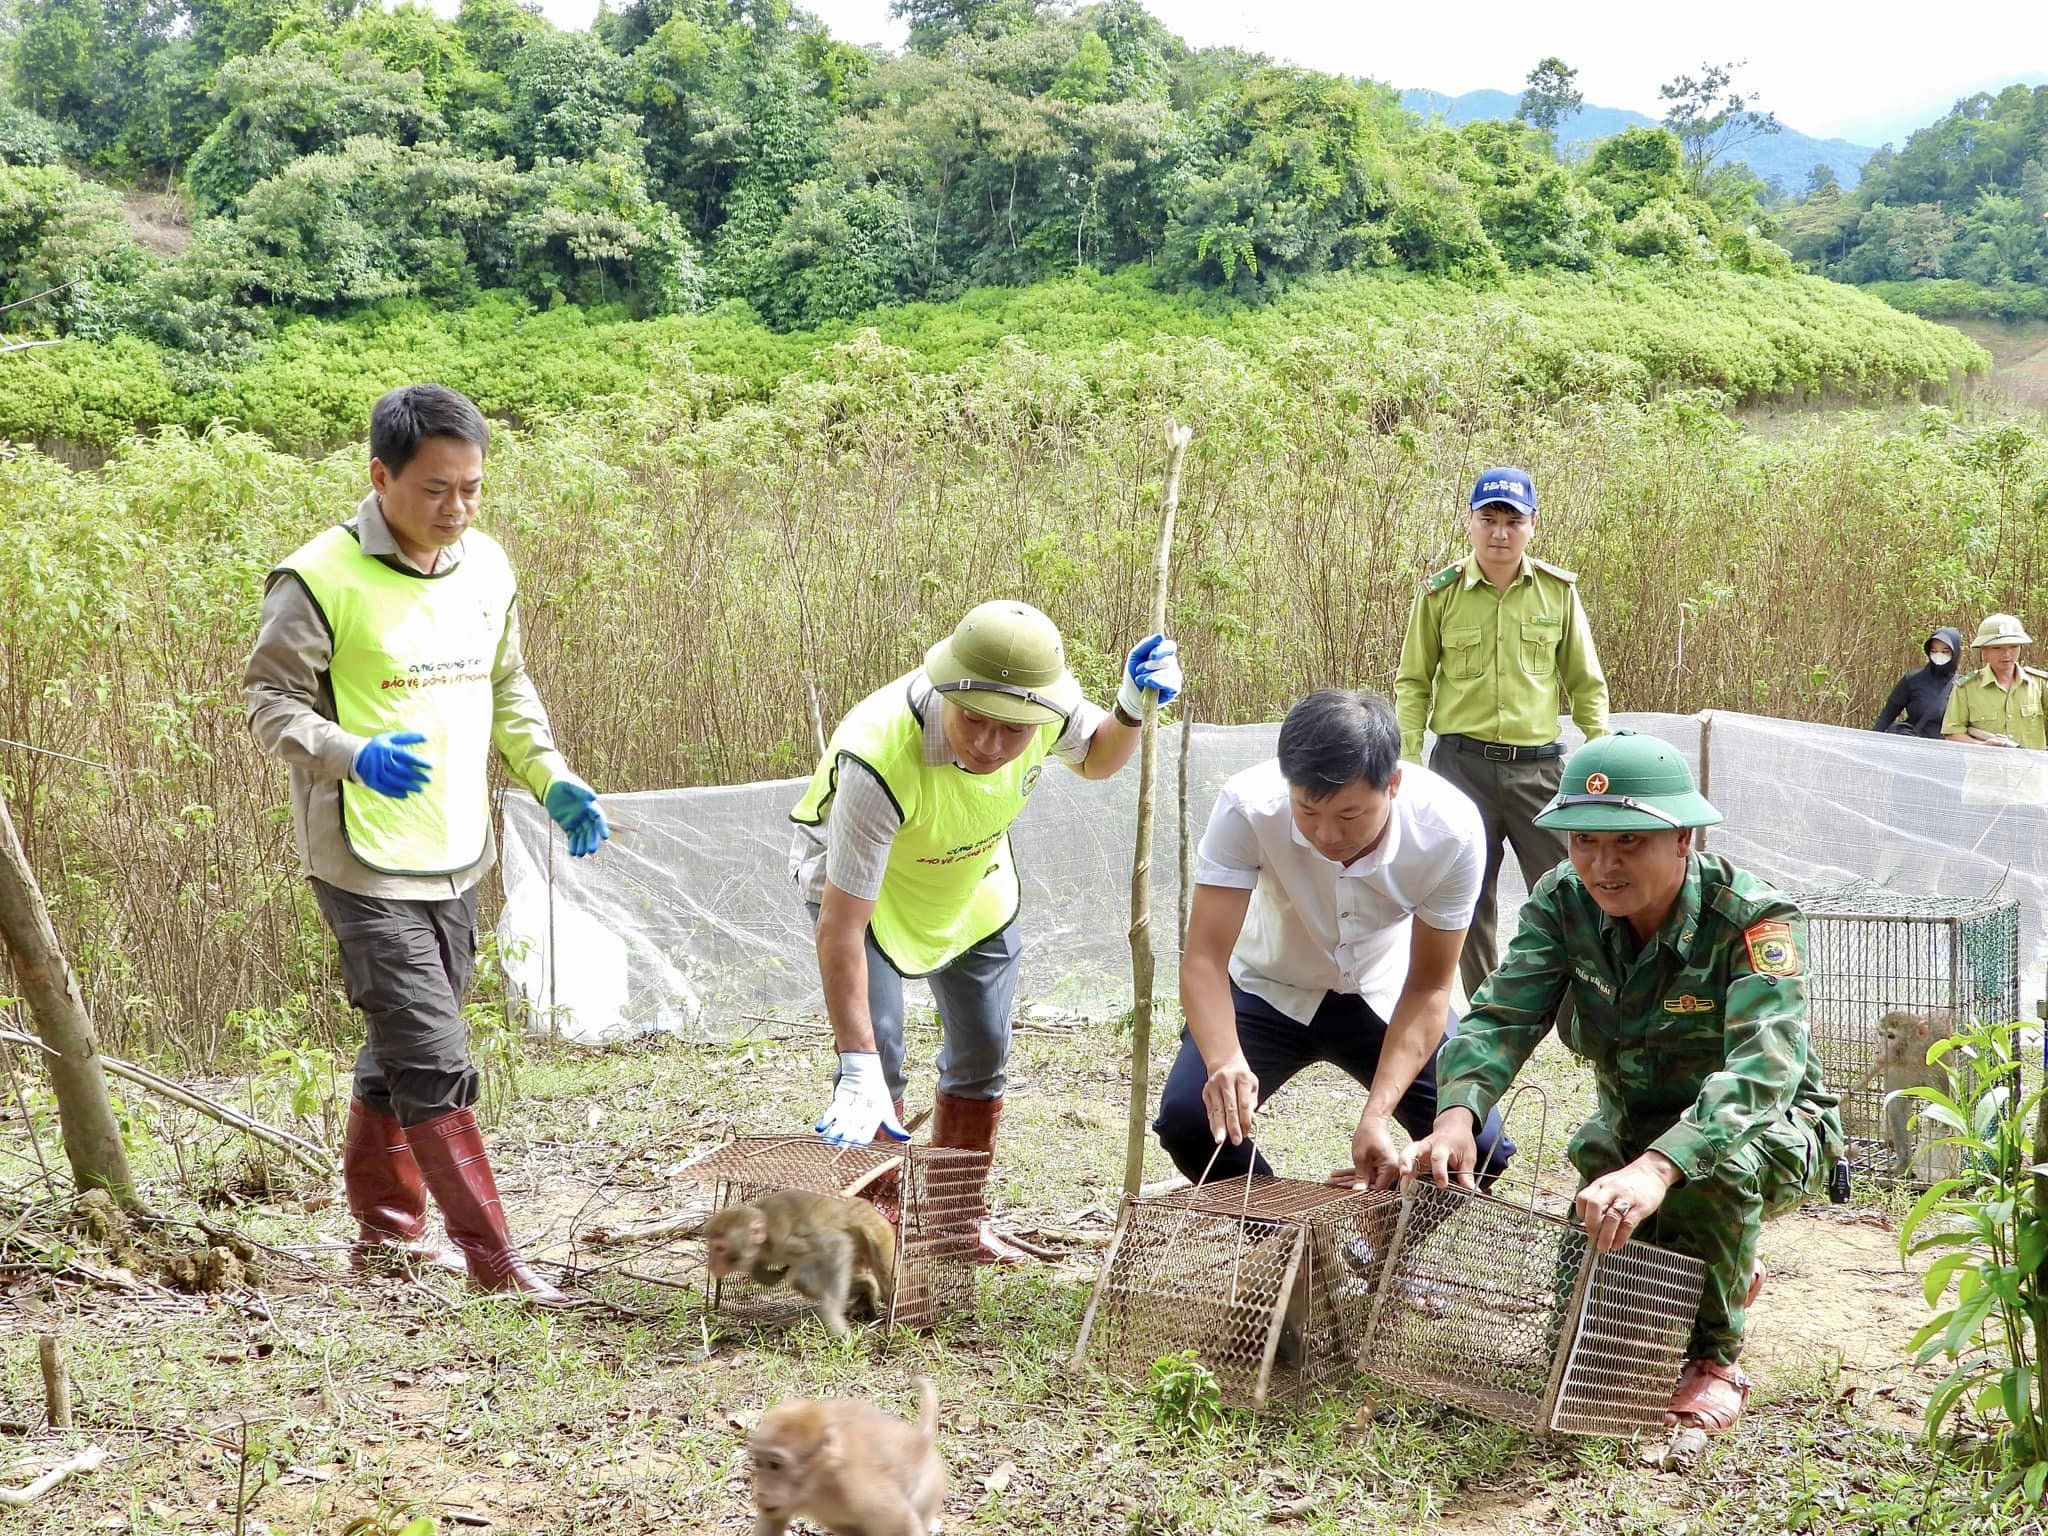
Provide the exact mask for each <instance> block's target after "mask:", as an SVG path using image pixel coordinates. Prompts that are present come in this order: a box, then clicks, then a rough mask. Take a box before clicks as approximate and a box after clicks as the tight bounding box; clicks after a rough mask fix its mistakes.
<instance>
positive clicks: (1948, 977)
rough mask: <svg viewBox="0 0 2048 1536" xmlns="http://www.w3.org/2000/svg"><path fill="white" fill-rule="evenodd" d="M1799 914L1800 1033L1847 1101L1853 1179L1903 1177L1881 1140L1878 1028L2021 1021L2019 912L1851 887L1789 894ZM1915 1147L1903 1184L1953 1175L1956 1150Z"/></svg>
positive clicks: (1995, 902) (1978, 900)
mask: <svg viewBox="0 0 2048 1536" xmlns="http://www.w3.org/2000/svg"><path fill="white" fill-rule="evenodd" d="M1787 894H1788V895H1790V896H1791V898H1792V899H1793V900H1794V901H1795V902H1797V903H1798V905H1799V909H1800V911H1802V912H1804V913H1805V914H1806V943H1807V956H1806V969H1807V982H1806V997H1807V1004H1806V1007H1807V1021H1808V1025H1809V1027H1810V1028H1811V1030H1812V1033H1813V1043H1814V1048H1815V1050H1817V1051H1818V1052H1819V1054H1820V1060H1821V1070H1822V1072H1823V1074H1824V1075H1825V1077H1826V1081H1827V1086H1828V1088H1829V1089H1830V1091H1832V1092H1834V1093H1835V1094H1837V1095H1839V1096H1840V1098H1841V1101H1842V1129H1843V1131H1844V1132H1845V1133H1846V1134H1847V1136H1848V1138H1849V1149H1850V1158H1849V1161H1850V1167H1851V1169H1852V1171H1853V1172H1855V1173H1857V1174H1859V1175H1862V1176H1864V1177H1873V1178H1891V1177H1894V1176H1896V1175H1898V1174H1900V1173H1901V1172H1905V1171H1907V1170H1901V1169H1899V1168H1897V1167H1896V1166H1895V1160H1894V1158H1893V1155H1892V1153H1891V1150H1890V1148H1889V1147H1888V1146H1887V1145H1886V1143H1885V1140H1884V1092H1885V1085H1884V1081H1883V1060H1882V1049H1883V1043H1882V1039H1881V1036H1880V1033H1879V1021H1880V1020H1881V1019H1882V1018H1884V1016H1885V1015H1886V1014H1888V1013H1893V1012H1903V1013H1908V1014H1914V1015H1920V1016H1923V1017H1926V1018H1929V1019H1933V1020H1936V1021H1938V1022H1937V1025H1936V1028H1937V1030H1938V1031H1939V1032H1946V1030H1947V1029H1950V1028H1953V1026H1954V1024H1955V1023H1956V1022H1959V1021H1968V1020H1972V1019H1975V1020H2007V1019H2017V1018H2019V1017H2020V966H2019V961H2020V920H2019V903H2018V902H2016V901H2008V900H2004V899H2002V898H1998V897H1991V896H1980V897H1948V896H1916V895H1910V894H1907V893H1904V892H1900V891H1893V890H1888V889H1886V888H1885V887H1883V886H1877V885H1871V884H1868V883H1866V882H1862V881H1856V882H1851V883H1849V884H1845V885H1837V886H1829V887H1826V888H1824V889H1814V890H1808V891H1799V892H1788V893H1787ZM1917 1139H1918V1141H1919V1143H1920V1145H1919V1147H1918V1150H1917V1152H1916V1156H1915V1158H1914V1166H1913V1168H1912V1169H1911V1170H1910V1176H1911V1177H1913V1178H1915V1179H1917V1180H1919V1181H1920V1182H1927V1181H1929V1180H1931V1179H1934V1178H1939V1177H1946V1176H1947V1174H1949V1173H1951V1172H1953V1171H1954V1157H1953V1149H1952V1148H1947V1147H1933V1146H1929V1145H1927V1142H1928V1141H1930V1140H1931V1139H1932V1138H1931V1137H1929V1136H1928V1135H1926V1134H1924V1133H1923V1134H1922V1135H1920V1136H1919V1137H1918V1138H1917Z"/></svg>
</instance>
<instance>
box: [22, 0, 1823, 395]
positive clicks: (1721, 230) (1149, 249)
mask: <svg viewBox="0 0 2048 1536" xmlns="http://www.w3.org/2000/svg"><path fill="white" fill-rule="evenodd" d="M899 10H900V11H901V12H902V13H904V14H907V15H908V17H909V19H910V20H911V22H912V24H913V25H912V33H911V41H910V46H909V48H908V49H907V50H906V51H905V52H904V53H903V54H901V55H900V56H898V55H887V54H882V53H878V52H875V51H871V50H864V49H859V48H854V47H850V46H848V45H846V44H844V43H841V42H838V41H835V40H834V39H833V38H832V37H831V36H830V35H829V34H828V33H827V32H826V31H825V29H824V28H823V26H822V25H821V24H820V23H819V22H818V21H817V20H816V19H815V18H813V17H811V16H810V15H808V14H807V13H805V12H804V11H802V10H800V9H798V8H796V7H794V6H792V5H791V4H789V3H788V0H630V3H628V4H626V5H625V6H623V7H622V8H621V9H619V10H617V11H616V12H613V11H606V12H603V13H601V14H600V15H599V17H598V19H597V21H596V22H595V23H594V25H593V26H592V27H591V28H590V29H589V30H588V31H583V32H565V31H561V30H559V29H557V28H555V27H553V26H552V25H550V24H549V23H548V22H547V21H546V20H544V19H543V18H541V17H540V16H539V15H538V14H537V13H536V12H535V11H533V10H530V9H528V8H525V7H523V6H521V5H518V4H515V3H513V0H463V3H462V5H461V8H460V10H459V11H458V12H457V14H456V15H455V16H454V17H453V19H443V18H441V17H438V16H436V15H435V14H434V13H433V12H431V11H429V10H427V9H426V8H424V7H422V6H417V5H412V4H401V5H398V6H395V7H391V8H383V7H380V6H379V5H377V4H376V3H374V0H373V3H368V4H364V3H358V0H0V64H4V74H0V78H4V80H5V83H6V99H5V101H4V102H0V304H7V305H11V306H13V307H12V308H10V309H8V310H6V311H5V312H4V315H0V322H4V323H0V329H4V330H5V331H6V332H7V333H9V334H10V335H11V336H13V337H15V338H22V337H32V336H58V335H68V336H77V337H81V338H88V339H105V338H108V337H112V336H116V335H122V334H127V335H132V336H137V337H141V338H145V339H147V340H148V341H150V342H152V343H154V344H156V345H158V346H161V347H163V348H166V349H169V350H170V351H172V352H174V353H175V354H177V355H178V357H180V358H181V359H183V360H184V363H185V366H186V367H187V369H188V371H190V370H199V371H201V372H202V373H203V371H204V370H205V369H206V368H208V367H213V368H219V367H221V366H224V365H231V364H233V363H235V362H237V361H240V360H244V359H246V358H247V357H249V356H250V355H252V354H253V352H254V351H255V350H256V349H257V348H258V347H259V345H260V343H261V342H262V341H263V340H264V338H265V337H266V336H268V335H269V334H271V333H272V331H273V330H274V328H275V327H276V325H277V324H278V323H279V322H280V321H282V320H284V319H287V318H289V317H292V316H304V315H313V316H326V317H333V316H338V315H343V314H347V313H349V312H351V311H355V310H359V309H361V308H362V307H363V306H366V305H371V304H375V303H377V302H379V301H384V300H390V299H394V298H415V299H421V300H426V301H429V302H432V303H434V304H436V305H440V306H459V305H463V304H467V303H469V302H471V301H473V300H474V299H475V298H476V297H477V296H478V295H479V294H480V293H482V292H484V291H487V290H504V291H509V292H510V293H511V294H512V295H515V296H517V297H519V298H520V299H522V300H524V301H525V302H527V303H530V304H531V305H533V306H536V307H541V308H546V307H552V306H556V305H560V304H563V303H574V304H579V305H606V304H610V305H620V306H623V307H624V308H625V310H626V312H628V313H630V314H634V315H656V314H672V313H678V312H688V311H693V310H699V309H703V308H706V307H709V306H715V305H716V304H718V303H720V302H722V301H732V300H737V301H742V302H744V303H746V304H748V305H751V306H752V308H753V310H754V311H755V312H756V313H757V314H758V315H759V316H760V317H761V318H762V319H763V320H765V321H766V322H767V323H769V324H770V325H773V326H777V327H791V326H800V325H815V324H818V323H820V322H825V321H831V320H836V319H843V318H847V317H851V316H855V315H859V314H863V313H866V312H869V311H871V310H874V309H876V308H878V307H880V306H886V305H892V304H897V303H901V302H904V301H908V300H944V299H947V298H950V297H953V296H956V295H958V294H960V293H962V292H964V291H966V290H967V289H970V288H973V287H977V286H983V285H1014V284H1023V283H1029V282H1033V281H1037V280H1041V279H1045V278H1047V277H1051V276H1055V275H1059V274H1063V273H1070V272H1072V271H1074V270H1075V269H1092V270H1095V271H1112V270H1115V269H1119V268H1124V267H1129V266H1133V265H1142V266H1143V267H1144V268H1145V269H1146V271H1147V273H1148V275H1149V277H1150V279H1151V280H1152V281H1154V282H1155V283H1157V284H1158V285H1159V286H1161V287H1163V288H1166V289H1169V290H1183V291H1194V290H1213V291H1221V292H1224V293H1227V294H1230V295H1234V296H1237V297H1240V298H1257V297H1262V296H1264V295H1266V294H1269V293H1270V292H1272V291H1274V290H1277V289H1278V288H1280V287H1283V286H1285V285H1287V284H1289V283H1290V282H1293V281H1295V280H1298V279H1301V278H1304V277H1309V276H1312V275H1314V274H1318V273H1323V272H1328V271H1342V270H1351V269H1367V268H1377V269H1394V270H1405V271H1412V272H1421V273H1431V274H1448V275H1453V276H1456V277H1458V278H1459V279H1461V280H1463V281H1465V282H1468V283H1475V284H1481V285H1483V284H1487V283H1494V282H1498V281H1499V280H1501V279H1502V278H1503V277H1504V276H1506V275H1507V274H1510V273H1513V272H1517V271H1526V270H1530V269H1568V270H1586V269H1591V268H1594V267H1596V266H1599V265H1600V264H1602V263H1606V262H1610V261H1613V260H1615V259H1618V258H1648V257H1654V258H1659V259H1662V260H1664V261H1666V262H1669V263H1677V264H1687V265H1697V264H1715V265H1720V266H1723V267H1731V268H1734V269H1737V270H1745V271H1765V272H1771V271H1780V270H1784V269H1785V268H1786V266H1787V262H1786V257H1785V255H1784V253H1783V251H1782V250H1781V249H1780V248H1779V247H1778V246H1776V245H1774V244H1773V243H1772V242H1771V241H1770V240H1768V239H1767V238H1764V233H1765V229H1766V226H1764V225H1761V224H1760V223H1759V217H1760V207H1759V204H1758V202H1757V199H1756V193H1757V192H1758V191H1760V190H1761V187H1760V184H1759V183H1757V182H1756V181H1755V179H1754V178H1752V177H1748V176H1747V175H1746V174H1744V173H1742V172H1741V171H1740V170H1739V168H1736V167H1729V166H1715V165H1709V164H1707V163H1704V162H1703V161H1702V159H1701V158H1700V157H1699V156H1697V155H1694V154H1690V153H1688V146H1687V145H1686V144H1684V143H1682V142H1681V137H1680V136H1679V135H1675V134H1673V133H1671V132H1669V131H1667V130H1665V129H1661V128H1660V129H1637V130H1632V131H1630V132H1627V133H1624V134H1621V135H1619V136H1617V137H1615V138H1612V139H1609V140H1607V141H1605V142H1604V143H1602V144H1601V145H1599V146H1598V147H1597V148H1596V149H1595V150H1594V151H1593V152H1592V153H1591V154H1590V155H1589V156H1586V157H1584V158H1583V159H1581V160H1580V161H1578V162H1577V163H1574V164H1569V165H1568V164H1565V163H1563V162H1561V161H1560V160H1559V159H1558V157H1557V155H1556V153H1555V152H1554V147H1553V145H1552V143H1551V140H1550V138H1549V136H1548V135H1547V134H1545V133H1544V132H1543V131H1542V130H1541V129H1540V128H1537V127H1534V126H1531V125H1529V124H1527V123H1500V122H1490V123H1474V124H1470V125H1467V126H1465V127H1463V128H1458V129H1450V128H1446V127H1442V126H1432V125H1427V124H1425V123H1423V122H1422V121H1421V120H1419V119H1418V118H1416V117H1415V116H1413V115H1412V114H1410V113H1409V112H1407V111H1406V110H1404V109H1403V108H1402V106H1401V104H1400V101H1399V99H1398V97H1397V96H1396V95H1395V94H1394V93H1393V92H1392V91H1390V90H1389V89H1387V88H1385V87H1383V86H1380V85H1377V84H1374V83H1371V82H1369V81H1361V80H1352V79H1345V78H1339V77H1337V76H1333V75H1327V74H1319V73H1316V72H1313V71H1309V70H1302V69H1296V68H1290V67H1283V66H1280V65H1276V64H1274V63H1272V62H1270V61H1268V60H1266V59H1263V58H1259V57H1256V56H1252V55H1248V54H1244V53H1241V52H1238V51H1235V50H1231V49H1207V50H1199V51H1197V50H1191V49H1189V48H1188V47H1186V46H1185V45H1184V44H1182V43H1181V42H1180V41H1179V40H1178V39H1176V38H1175V37H1174V36H1172V35H1171V34H1170V33H1168V32H1167V31H1166V30H1165V29H1164V28H1163V27H1162V26H1161V25H1160V24H1159V22H1158V21H1156V20H1155V19H1154V18H1153V17H1151V16H1150V15H1149V14H1147V12H1146V11H1145V10H1144V9H1143V7H1142V6H1141V5H1140V4H1139V3H1138V0H1104V3H1101V4H1096V5H1088V6H1084V7H1081V8H1079V9H1070V8H1068V7H1065V6H1058V5H1051V4H1044V3H1040V0H901V4H900V6H899ZM114 184H119V185H121V186H125V187H128V188H129V189H131V190H130V194H129V197H128V198H127V200H126V202H125V203H124V197H123V193H122V191H120V190H116V185H114ZM137 187H142V188H152V187H153V188H156V189H159V191H160V193H161V194H162V195H163V196H166V197H168V198H169V199H170V200H172V201H173V202H174V203H175V205H176V206H177V208H178V209H179V210H180V217H181V219H182V220H183V223H182V224H181V225H180V226H179V227H177V228H176V229H174V230H173V231H172V238H169V239H158V240H154V241H150V242H147V243H145V242H143V241H138V239H137V238H135V236H134V234H133V233H131V225H132V224H133V222H134V218H133V216H134V213H135V207H134V204H135V201H136V197H135V194H134V192H133V190H132V189H134V188H137ZM188 233H189V239H188V238H187V234H188Z"/></svg>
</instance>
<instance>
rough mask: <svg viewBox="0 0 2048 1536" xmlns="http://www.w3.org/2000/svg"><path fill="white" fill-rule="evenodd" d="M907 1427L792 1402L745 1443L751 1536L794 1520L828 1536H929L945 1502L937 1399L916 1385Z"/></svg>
mask: <svg viewBox="0 0 2048 1536" xmlns="http://www.w3.org/2000/svg"><path fill="white" fill-rule="evenodd" d="M917 1390H918V1395H919V1399H920V1402H919V1407H918V1414H917V1422H916V1423H915V1424H906V1423H904V1422H903V1421H902V1420H901V1419H899V1418H895V1417H892V1416H891V1415H889V1414H886V1413H882V1412H880V1411H879V1410H877V1409H874V1408H870V1407H869V1406H868V1405H867V1404H866V1403H857V1402H849V1401H848V1400H846V1399H844V1398H836V1397H828V1398H808V1397H793V1398H790V1399H789V1400H788V1401H787V1402H781V1403H777V1404H776V1405H775V1406H774V1407H773V1408H770V1409H769V1410H768V1411H767V1412H766V1413H764V1414H762V1415H761V1422H760V1423H759V1424H757V1425H755V1426H754V1432H753V1434H752V1435H750V1436H748V1438H747V1455H748V1458H749V1459H750V1460H751V1461H752V1463H753V1467H754V1508H755V1509H756V1511H758V1514H757V1515H756V1517H755V1520H754V1536H783V1532H785V1531H787V1530H788V1529H789V1523H790V1522H791V1521H792V1520H795V1519H796V1518H797V1517H798V1516H802V1517H803V1518H804V1519H806V1520H809V1521H810V1522H811V1523H812V1524H813V1525H821V1526H823V1527H824V1528H825V1529H826V1530H828V1531H830V1532H832V1533H833V1536H932V1533H933V1532H935V1531H937V1530H938V1528H939V1512H940V1508H941V1506H943V1505H944V1503H945V1500H946V1464H945V1463H944V1462H943V1461H941V1460H940V1459H939V1452H938V1447H937V1445H936V1443H935V1442H936V1439H937V1435H938V1428H939V1394H938V1393H937V1392H936V1391H934V1390H933V1389H932V1384H931V1383H930V1382H929V1381H927V1380H925V1379H924V1378H923V1377H919V1378H918V1382H917Z"/></svg>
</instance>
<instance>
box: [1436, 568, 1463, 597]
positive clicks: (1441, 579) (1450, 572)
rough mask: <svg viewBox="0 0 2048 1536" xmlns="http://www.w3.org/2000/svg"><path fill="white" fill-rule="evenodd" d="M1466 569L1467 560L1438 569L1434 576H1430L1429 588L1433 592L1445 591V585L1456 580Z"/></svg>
mask: <svg viewBox="0 0 2048 1536" xmlns="http://www.w3.org/2000/svg"><path fill="white" fill-rule="evenodd" d="M1464 570H1465V562H1464V561H1462V560H1460V561H1459V562H1458V563H1457V564H1456V565H1447V566H1445V567H1444V568H1443V569H1442V570H1440V571H1438V572H1437V573H1436V574H1435V575H1434V576H1432V577H1430V578H1429V590H1430V591H1432V592H1441V591H1443V589H1444V588H1445V587H1448V586H1449V585H1450V584H1451V583H1452V582H1454V581H1456V580H1457V579H1458V577H1459V576H1460V575H1462V574H1463V573H1464Z"/></svg>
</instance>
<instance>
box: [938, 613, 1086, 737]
mask: <svg viewBox="0 0 2048 1536" xmlns="http://www.w3.org/2000/svg"><path fill="white" fill-rule="evenodd" d="M924 670H925V674H926V675H927V676H928V677H930V678H931V680H932V687H933V688H935V689H936V690H937V691H938V692H939V693H941V694H943V695H945V696H946V697H947V698H949V699H951V700H952V701H953V702H954V703H955V704H958V705H959V706H960V707H961V708H962V709H966V710H972V711H973V712H974V713H975V714H977V715H986V716H987V717H988V718H989V719H991V720H1002V721H1005V722H1007V723H1009V724H1011V725H1050V724H1052V723H1053V722H1055V721H1065V720H1066V719H1067V717H1068V716H1070V715H1071V714H1073V712H1074V706H1075V705H1077V704H1079V703H1080V702H1081V685H1080V684H1079V683H1077V682H1075V681H1074V674H1073V673H1071V672H1069V671H1068V670H1067V652H1066V647H1065V646H1064V645H1063V644H1061V642H1060V632H1059V629H1058V628H1057V627H1056V626H1055V625H1054V624H1053V621H1052V620H1051V619H1048V618H1047V617H1046V616H1045V615H1044V614H1042V613H1040V612H1039V611H1038V610H1037V609H1036V608H1034V607H1032V606H1031V605H1030V604H1029V603H1016V602H1008V601H1003V602H994V603H983V604H982V605H981V606H980V607H978V608H973V609H970V610H968V614H967V617H966V618H964V619H962V620H961V621H960V625H959V627H958V628H957V629H955V630H954V631H953V633H952V634H950V635H948V636H947V637H946V638H945V639H943V640H941V641H940V642H939V643H938V644H937V645H935V646H933V647H932V648H931V650H930V651H929V652H927V653H926V655H925V658H924Z"/></svg>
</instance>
